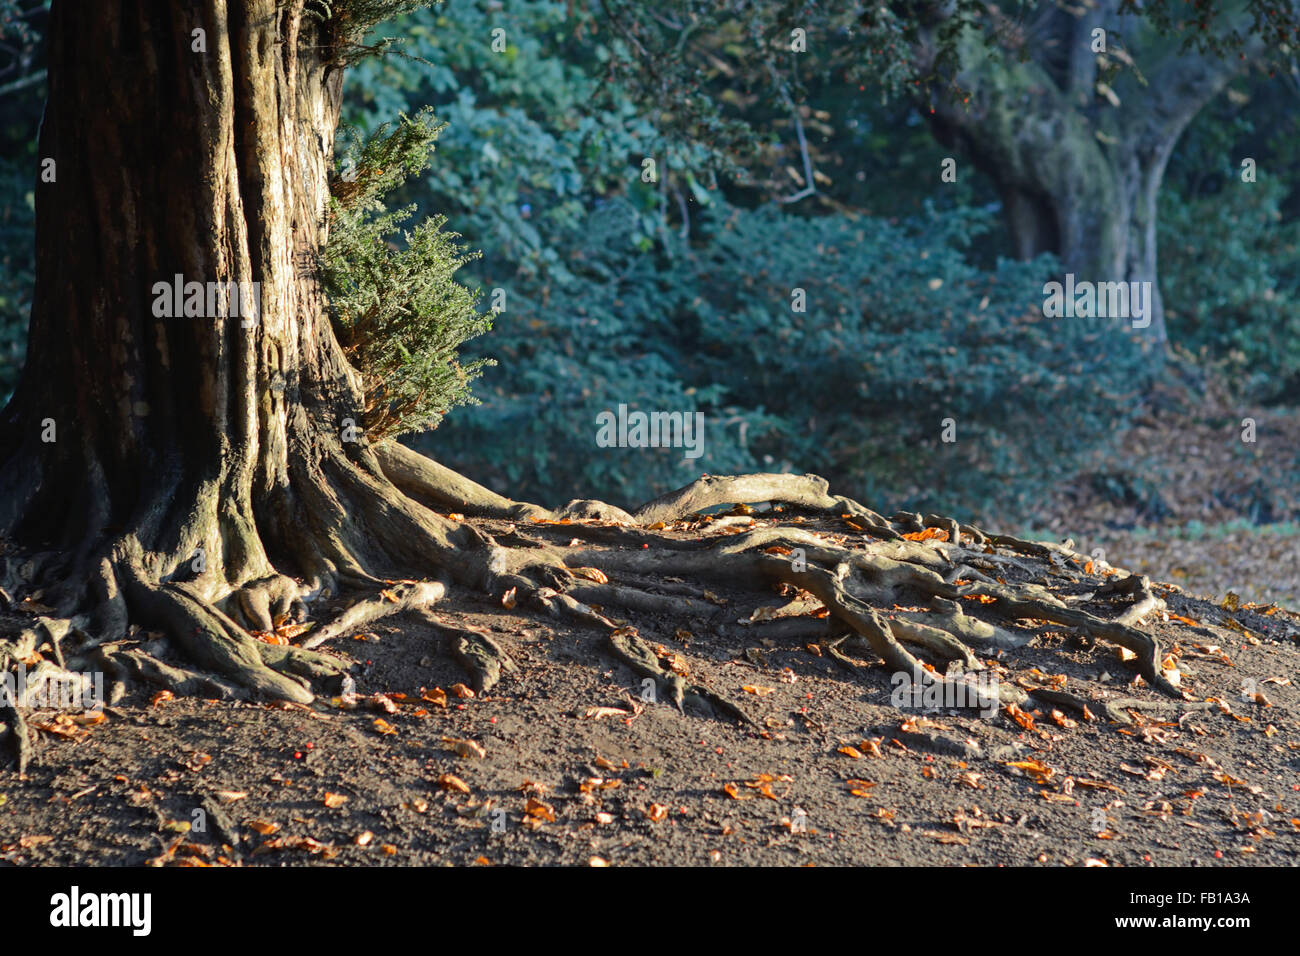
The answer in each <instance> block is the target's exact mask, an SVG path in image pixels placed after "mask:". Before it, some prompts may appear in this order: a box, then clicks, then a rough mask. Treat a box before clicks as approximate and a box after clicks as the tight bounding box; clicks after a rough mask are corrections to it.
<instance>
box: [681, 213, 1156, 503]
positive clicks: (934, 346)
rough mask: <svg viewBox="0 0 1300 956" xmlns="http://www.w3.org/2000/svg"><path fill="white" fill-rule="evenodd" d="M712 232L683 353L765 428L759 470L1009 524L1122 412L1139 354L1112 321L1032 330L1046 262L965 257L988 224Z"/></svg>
mask: <svg viewBox="0 0 1300 956" xmlns="http://www.w3.org/2000/svg"><path fill="white" fill-rule="evenodd" d="M710 219H711V220H712V221H711V223H710V226H711V230H712V231H711V241H710V242H709V244H708V245H707V246H705V247H704V248H703V249H702V250H701V252H700V255H699V256H698V257H697V264H696V268H695V276H694V280H695V290H696V295H697V296H698V299H697V300H696V302H695V303H694V305H693V312H694V315H695V316H696V317H697V319H696V322H697V328H696V331H695V342H694V344H693V345H691V346H689V347H688V348H687V351H688V353H689V354H691V355H693V356H695V357H696V374H697V375H698V376H699V377H700V378H707V379H709V380H712V381H715V382H717V383H718V384H719V385H721V386H722V387H724V388H726V389H727V392H728V394H729V395H730V396H731V399H732V401H734V402H735V403H736V404H738V405H740V406H741V407H755V406H758V405H760V404H761V405H762V407H763V408H764V410H765V412H766V413H767V414H768V415H769V416H770V418H771V419H772V420H773V421H774V422H775V423H776V424H775V427H774V428H772V429H771V430H770V431H768V432H767V433H766V434H763V435H760V436H756V437H755V439H754V441H753V443H752V447H753V449H754V451H755V453H756V454H758V455H759V456H760V457H761V458H762V459H763V460H764V461H765V462H767V463H768V467H771V465H773V464H779V465H780V466H781V467H782V468H789V469H796V470H802V469H811V470H818V471H821V472H822V473H825V474H827V475H828V476H830V477H833V478H834V479H836V481H837V484H838V486H839V487H842V488H849V489H852V491H853V492H855V493H858V494H860V495H861V496H862V500H866V501H871V502H876V503H878V504H879V505H880V506H881V507H895V506H902V507H906V508H909V509H914V510H938V509H941V508H942V509H947V510H951V511H953V512H955V513H965V514H966V515H969V514H971V513H972V512H976V513H978V512H984V513H988V512H989V511H991V510H993V509H994V508H996V509H998V510H999V511H1001V512H1006V511H1010V512H1020V513H1024V512H1026V511H1028V510H1029V509H1030V508H1032V504H1033V500H1034V497H1035V496H1036V495H1040V494H1042V493H1044V492H1045V491H1046V490H1047V489H1048V488H1049V486H1050V485H1051V484H1052V483H1053V482H1055V481H1060V480H1061V479H1062V478H1064V477H1066V476H1068V475H1069V473H1070V470H1071V467H1072V466H1076V465H1077V462H1078V460H1079V456H1081V455H1083V454H1085V453H1087V452H1089V451H1091V450H1094V449H1097V448H1099V447H1104V445H1105V444H1106V442H1107V441H1108V440H1109V437H1110V435H1111V431H1112V429H1113V428H1114V427H1115V426H1116V425H1117V424H1118V423H1119V422H1121V421H1122V420H1123V418H1124V417H1125V416H1126V415H1127V413H1128V410H1129V409H1131V408H1133V407H1134V405H1135V404H1136V403H1135V401H1134V399H1135V396H1136V394H1137V393H1138V390H1139V388H1140V384H1141V369H1142V367H1143V365H1144V361H1143V355H1142V353H1141V351H1140V349H1139V347H1138V345H1137V343H1136V341H1135V340H1134V339H1133V338H1131V337H1130V336H1129V335H1128V334H1127V333H1126V330H1125V329H1124V328H1123V327H1122V326H1121V325H1119V324H1111V323H1105V322H1100V321H1090V320H1081V319H1047V318H1044V317H1043V314H1042V303H1043V291H1042V290H1043V282H1044V280H1045V279H1046V278H1048V277H1051V276H1052V275H1053V273H1054V268H1055V266H1054V263H1053V261H1052V260H1051V259H1050V258H1049V257H1042V258H1040V259H1039V260H1035V261H1033V262H1027V263H1026V262H1009V261H1006V260H1000V261H998V263H997V265H996V267H995V268H994V269H993V270H992V271H990V272H982V271H980V270H978V269H976V268H974V267H973V266H971V265H970V264H969V263H968V262H967V260H966V257H965V255H964V250H965V249H966V248H967V247H968V246H969V245H970V244H971V242H972V241H973V240H974V239H975V238H976V237H977V236H979V235H981V234H982V233H983V232H984V231H985V230H986V229H987V228H988V225H989V224H988V216H987V215H986V214H981V213H976V212H974V211H970V210H966V211H961V212H947V213H944V214H943V215H942V216H939V215H935V214H933V213H932V214H931V215H929V216H926V217H918V218H916V219H913V220H910V221H905V222H903V223H900V224H891V223H890V222H887V221H884V220H881V219H876V218H868V217H854V218H851V217H848V216H842V215H838V216H826V217H820V218H816V219H810V218H800V217H794V216H789V215H785V214H783V213H781V212H778V211H777V210H775V209H773V208H770V207H768V208H764V209H760V210H757V211H753V212H743V211H738V210H733V211H730V212H726V211H724V210H719V211H718V212H717V213H716V214H715V215H713V216H711V217H710ZM794 288H799V289H803V291H804V295H805V297H806V299H805V301H806V309H807V311H806V312H803V313H799V312H795V311H794V310H793V308H792V301H793V300H792V289H794ZM947 419H951V420H952V422H951V424H952V427H953V428H954V429H955V434H954V436H953V437H955V441H951V442H945V441H943V440H942V438H943V425H944V423H945V420H947ZM1066 421H1068V422H1070V427H1068V428H1063V427H1060V426H1059V425H1058V426H1053V425H1050V424H1047V423H1051V422H1058V423H1059V422H1066Z"/></svg>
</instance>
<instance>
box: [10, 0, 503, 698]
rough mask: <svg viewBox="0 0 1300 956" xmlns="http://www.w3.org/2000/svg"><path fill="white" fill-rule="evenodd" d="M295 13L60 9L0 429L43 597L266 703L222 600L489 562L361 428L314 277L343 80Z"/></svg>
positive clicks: (262, 617) (249, 651)
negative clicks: (247, 685) (19, 373)
mask: <svg viewBox="0 0 1300 956" xmlns="http://www.w3.org/2000/svg"><path fill="white" fill-rule="evenodd" d="M304 6H305V4H304V3H303V0H292V2H287V3H286V2H275V0H201V2H197V0H196V2H193V3H184V4H159V3H154V2H152V0H119V2H114V3H105V4H80V3H70V2H57V0H56V2H55V4H54V5H53V9H52V11H51V19H50V29H49V40H48V42H49V98H48V101H47V104H46V111H45V117H44V121H43V123H42V129H41V139H40V154H41V157H42V158H43V159H52V160H53V161H54V163H55V166H54V169H55V176H54V178H53V180H52V181H49V182H45V181H41V182H39V183H38V186H37V199H36V203H37V207H36V220H37V226H36V287H35V293H34V300H33V307H32V318H31V328H30V336H29V345H28V360H27V364H26V367H25V370H24V374H23V377H22V380H21V382H20V384H19V386H18V388H17V390H16V392H15V395H14V397H13V399H12V401H11V402H10V404H9V406H8V407H7V408H6V410H5V412H4V416H3V421H2V422H0V462H3V464H2V465H0V533H2V534H4V536H5V537H6V538H8V539H9V540H10V542H11V544H12V545H13V546H14V547H15V548H22V549H24V551H25V553H33V554H36V555H37V558H36V559H34V563H33V562H31V561H29V562H28V563H27V564H26V570H27V573H28V574H29V575H32V576H33V577H32V579H33V580H34V579H36V578H39V579H41V580H42V581H57V582H58V583H57V584H54V585H52V586H51V588H50V590H48V591H47V592H46V596H45V598H44V600H45V601H46V603H54V604H55V605H56V610H57V611H58V613H60V614H62V615H73V614H76V613H78V612H79V611H84V610H85V609H86V606H87V601H88V592H89V598H90V599H92V600H91V602H90V603H91V604H93V606H94V610H93V613H91V615H90V620H91V621H92V622H93V623H94V624H95V626H96V627H97V629H98V630H99V631H101V632H102V633H105V634H107V635H108V636H110V637H111V636H112V635H113V634H114V633H121V631H122V629H123V628H124V627H125V623H126V621H127V619H128V617H132V618H133V617H135V616H136V613H137V612H139V613H142V614H143V615H144V616H145V617H148V618H152V619H153V620H154V622H155V623H157V624H158V625H159V626H163V627H166V628H167V629H168V630H169V631H171V632H172V633H173V634H176V632H178V631H180V632H184V633H183V634H182V635H181V638H182V639H183V640H185V641H187V642H189V643H190V644H191V645H194V644H195V641H194V639H193V638H192V634H193V633H201V634H202V635H204V636H205V637H208V638H211V642H209V643H212V642H215V644H213V646H212V647H209V646H207V645H203V646H200V647H199V651H200V653H198V655H197V656H199V657H205V658H207V659H208V660H209V661H210V662H211V661H215V662H216V664H215V666H217V667H218V668H219V669H224V670H226V671H227V672H228V673H231V674H234V675H236V676H238V677H240V678H241V679H246V682H251V684H253V685H255V686H256V689H259V690H263V691H268V692H275V688H274V687H269V685H267V684H266V681H267V680H269V681H270V684H272V685H273V684H275V681H274V680H273V679H271V678H269V677H268V676H267V675H266V674H261V675H260V676H255V677H250V676H249V673H248V668H247V667H246V666H245V665H247V664H248V661H249V660H251V659H253V658H256V657H257V654H255V653H254V652H255V651H257V652H259V653H260V651H259V649H258V648H256V647H252V646H251V645H249V644H248V642H247V635H246V634H244V633H242V632H241V631H240V628H239V627H238V626H236V625H235V624H234V622H233V621H232V620H230V619H227V618H225V617H224V616H223V614H222V612H221V610H220V609H221V608H224V609H225V610H226V611H230V612H231V613H235V612H236V611H238V612H239V613H241V614H242V615H243V617H244V618H245V620H246V621H247V622H248V626H249V627H251V628H262V629H265V628H269V627H270V626H271V624H272V621H273V619H276V618H278V617H279V616H280V615H281V614H283V613H284V612H285V611H286V609H287V608H288V607H289V606H290V605H291V604H292V603H293V602H294V601H295V600H297V599H298V598H299V597H300V596H301V595H302V594H304V593H306V592H309V591H311V590H313V589H318V588H321V587H335V586H337V582H338V581H340V580H364V581H370V582H374V581H376V580H377V577H376V576H378V577H383V576H384V575H393V576H396V575H397V573H398V572H405V573H407V574H409V573H411V571H412V569H416V570H417V571H418V570H419V569H428V570H429V571H431V572H432V573H443V572H445V573H446V574H447V575H448V576H449V577H451V578H454V579H457V580H463V581H468V582H471V583H474V584H476V585H483V584H485V583H486V582H487V581H489V580H490V579H491V578H492V576H493V574H494V573H496V572H495V571H493V570H492V569H493V568H497V569H498V570H499V566H500V561H499V559H498V560H497V562H496V563H495V564H493V563H492V558H493V548H492V547H491V546H490V544H491V539H490V538H487V537H486V536H485V535H482V534H480V533H479V532H476V531H474V530H473V529H472V528H470V527H469V526H467V525H462V524H458V523H454V522H451V521H448V520H446V519H444V518H442V517H439V516H438V515H436V514H435V513H433V512H432V511H429V510H428V509H426V508H424V507H422V506H421V505H419V504H417V503H415V502H413V501H411V500H410V499H408V498H406V497H404V496H403V495H402V494H401V493H400V492H399V491H398V490H397V489H396V488H395V487H394V486H393V485H392V484H391V483H390V482H389V480H388V479H387V478H386V477H385V476H384V474H383V473H382V471H381V469H380V467H379V464H378V462H377V460H376V458H375V455H374V453H373V451H372V450H371V449H370V447H369V446H368V444H367V442H366V440H365V436H364V434H363V433H361V432H360V423H361V422H362V414H361V409H362V399H361V394H360V390H359V387H358V380H357V377H356V374H355V372H354V371H353V370H352V369H351V368H349V366H348V364H347V362H346V360H345V358H344V355H343V352H342V351H341V349H340V347H339V345H338V343H337V342H336V340H335V337H334V334H333V331H332V329H331V327H330V324H329V319H328V316H327V313H326V311H325V308H324V302H323V299H322V294H321V291H320V288H319V286H318V284H317V281H316V278H315V264H316V257H317V254H318V252H319V250H320V249H321V246H322V244H323V243H324V242H325V240H326V238H327V229H328V223H327V217H326V211H327V199H328V195H329V181H330V171H331V169H332V151H333V142H334V133H335V126H336V124H337V121H338V115H339V104H340V94H341V89H342V79H343V71H342V69H341V67H340V66H339V65H338V64H337V63H336V62H332V61H331V58H332V57H333V56H334V44H335V42H336V39H335V38H334V37H333V36H331V34H330V26H329V21H328V20H322V19H320V18H318V17H314V16H310V15H307V14H306V13H305V11H304ZM178 276H179V277H180V279H179V280H177V278H176V277H178ZM177 281H180V282H182V283H191V282H197V283H202V284H203V288H204V289H205V290H206V289H207V288H208V286H207V284H209V283H214V284H216V286H215V288H217V289H222V288H227V287H226V286H225V284H226V283H237V284H238V287H242V289H243V290H244V293H245V297H244V300H243V304H244V305H245V309H244V310H243V312H242V313H240V314H234V315H232V314H230V313H231V312H232V311H234V312H240V310H239V309H238V308H237V307H236V308H234V309H232V308H230V307H229V306H227V307H225V308H223V307H222V303H221V302H220V300H214V301H213V302H209V301H208V299H207V297H206V295H205V296H204V297H203V303H202V307H201V308H199V309H198V310H197V311H199V312H200V313H201V314H182V315H176V316H168V315H165V314H159V313H160V312H166V308H165V306H166V305H167V303H168V301H169V300H171V299H172V298H173V297H172V295H171V294H170V292H169V291H168V290H169V289H170V288H171V287H172V286H173V285H174V283H176V282H177ZM256 293H260V295H258V298H259V299H260V309H258V312H259V314H257V315H256V321H252V318H253V317H252V315H250V314H249V310H248V308H247V306H248V305H250V304H251V297H252V296H253V295H254V294H256ZM350 423H355V424H356V426H357V428H356V430H355V431H354V430H353V429H352V428H351V427H349V424H350ZM349 439H355V440H349ZM476 545H477V546H481V547H475V546H476ZM42 561H44V562H45V564H46V565H48V566H46V567H42V566H41V564H42ZM10 570H12V569H10ZM88 582H89V583H88ZM236 598H237V599H236ZM208 605H215V606H217V613H216V615H215V616H214V615H213V614H212V613H211V612H209V611H208V610H205V608H206V607H207V606H208ZM213 647H216V650H215V651H214V650H213ZM205 648H206V650H205ZM191 649H193V648H191ZM214 655H215V656H214ZM250 655H252V657H251V658H250ZM263 656H265V655H263ZM254 670H256V668H254ZM259 681H260V682H261V683H259ZM280 689H281V690H285V688H283V687H281V688H280ZM290 696H296V692H290Z"/></svg>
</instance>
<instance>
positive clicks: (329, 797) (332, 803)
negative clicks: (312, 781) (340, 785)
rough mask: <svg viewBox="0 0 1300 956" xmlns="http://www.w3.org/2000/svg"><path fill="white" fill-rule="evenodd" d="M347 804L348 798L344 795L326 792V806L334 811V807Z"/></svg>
mask: <svg viewBox="0 0 1300 956" xmlns="http://www.w3.org/2000/svg"><path fill="white" fill-rule="evenodd" d="M347 802H348V798H347V797H346V796H345V795H344V794H341V793H330V792H329V791H328V790H327V791H325V806H327V807H329V808H331V809H333V808H334V807H341V806H343V804H345V803H347Z"/></svg>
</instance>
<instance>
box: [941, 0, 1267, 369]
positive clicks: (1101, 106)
mask: <svg viewBox="0 0 1300 956" xmlns="http://www.w3.org/2000/svg"><path fill="white" fill-rule="evenodd" d="M1117 7H1118V3H1116V2H1113V0H1106V2H1099V3H1096V4H1090V5H1088V6H1087V7H1079V8H1077V9H1076V10H1073V11H1067V10H1064V9H1061V8H1060V7H1059V6H1058V5H1056V4H1042V5H1040V7H1039V10H1038V12H1037V13H1036V14H1035V15H1034V16H1033V17H1032V18H1031V19H1030V21H1029V23H1028V25H1027V26H1025V27H1024V30H1023V32H1017V31H1015V30H1005V31H1004V36H1005V37H1006V40H1005V43H1004V47H1005V48H1004V49H1003V50H1002V51H1001V52H1002V55H1001V57H1000V58H998V59H993V58H991V57H989V55H988V52H987V48H986V47H984V46H983V45H981V44H980V43H977V42H974V41H971V42H968V43H966V44H965V45H964V46H963V48H962V50H961V54H960V58H961V71H960V72H959V74H958V76H957V77H956V80H957V84H958V85H959V86H960V87H962V88H963V89H966V90H969V91H970V93H971V97H970V101H969V102H966V101H965V99H964V98H957V97H955V96H944V97H940V98H939V100H938V101H937V102H936V104H935V110H934V125H935V131H936V134H937V135H938V137H939V138H940V140H941V141H943V142H945V143H956V142H959V143H961V144H962V145H963V146H964V147H965V148H966V150H967V151H968V152H969V155H970V156H971V158H972V160H973V161H974V163H975V164H976V166H977V167H979V168H980V169H981V170H983V171H984V172H985V173H987V174H988V175H989V176H990V177H991V178H992V179H993V181H994V182H995V183H996V184H997V185H998V188H999V190H1000V191H1001V194H1002V199H1003V209H1004V214H1005V218H1006V222H1007V227H1008V230H1009V231H1010V233H1011V237H1012V242H1013V243H1014V246H1015V250H1016V254H1017V255H1018V256H1019V257H1021V258H1032V257H1033V256H1035V255H1038V254H1040V253H1043V252H1051V253H1055V254H1056V255H1057V256H1058V257H1059V258H1060V261H1061V266H1062V269H1063V271H1064V272H1066V273H1074V274H1075V276H1076V279H1077V280H1078V281H1080V282H1082V281H1091V282H1115V281H1123V282H1145V283H1150V285H1149V286H1148V288H1149V289H1150V293H1151V299H1150V301H1151V306H1152V309H1151V316H1150V320H1151V321H1150V326H1149V327H1147V328H1145V329H1141V330H1140V331H1141V332H1142V334H1144V335H1145V336H1149V338H1150V339H1151V341H1152V345H1153V346H1154V348H1153V349H1152V353H1151V354H1152V355H1153V356H1160V355H1162V354H1163V353H1164V350H1165V345H1166V342H1167V333H1166V329H1165V321H1164V308H1163V304H1162V302H1161V298H1160V285H1159V281H1158V278H1159V277H1158V264H1157V248H1156V223H1157V218H1156V208H1157V207H1156V203H1157V197H1158V194H1159V190H1160V184H1161V181H1162V179H1163V177H1164V172H1165V167H1166V164H1167V163H1168V161H1169V157H1170V154H1171V153H1172V151H1173V148H1174V145H1175V144H1176V143H1177V141H1178V137H1179V136H1180V135H1181V134H1182V132H1183V130H1184V129H1185V128H1186V126H1187V124H1188V123H1189V122H1190V121H1191V120H1192V118H1193V117H1194V116H1195V115H1196V114H1197V112H1198V111H1199V110H1200V109H1201V108H1202V107H1203V106H1205V104H1207V103H1208V102H1209V101H1210V100H1211V99H1212V98H1213V97H1214V96H1215V95H1216V94H1217V93H1218V92H1219V91H1220V90H1221V89H1222V88H1223V87H1224V86H1225V85H1226V84H1227V82H1228V81H1229V80H1230V79H1231V78H1232V77H1233V76H1234V75H1235V74H1236V73H1237V72H1238V71H1239V69H1240V68H1241V65H1242V62H1244V61H1241V62H1229V61H1224V60H1219V59H1215V58H1213V57H1211V56H1208V55H1201V54H1197V53H1194V52H1188V51H1184V50H1182V49H1181V48H1180V47H1179V45H1178V43H1177V41H1173V40H1168V39H1165V38H1160V37H1156V36H1153V35H1152V31H1151V30H1150V29H1149V28H1148V27H1147V26H1146V25H1144V24H1143V23H1142V22H1141V20H1140V18H1136V17H1132V16H1129V17H1120V16H1119V15H1118V14H1117V12H1116V11H1117ZM995 16H996V15H995ZM1004 26H1005V24H1004ZM1099 28H1100V29H1104V30H1106V31H1107V32H1106V38H1107V42H1108V44H1110V46H1109V47H1108V50H1109V53H1102V54H1100V55H1099V54H1098V53H1097V52H1094V50H1093V48H1092V44H1093V40H1094V34H1093V31H1094V30H1096V29H1099ZM1022 44H1023V49H1022V47H1021V45H1022ZM1120 44H1125V45H1127V47H1128V48H1127V49H1122V48H1120V46H1119V45H1120ZM1258 44H1259V41H1258V40H1257V39H1256V38H1252V39H1251V40H1250V41H1248V43H1247V49H1246V50H1245V51H1244V52H1245V54H1246V55H1250V54H1251V53H1252V52H1253V51H1254V50H1255V49H1256V47H1257V46H1258ZM1022 53H1028V54H1029V55H1028V56H1027V57H1025V58H1023V59H1022V58H1021V54H1022ZM1130 55H1134V56H1136V57H1137V59H1138V61H1139V62H1138V67H1140V69H1142V70H1143V72H1144V73H1145V78H1146V82H1147V85H1146V86H1141V85H1139V84H1138V82H1136V81H1135V80H1133V79H1132V78H1131V77H1132V75H1133V74H1132V70H1126V71H1124V72H1123V73H1121V74H1119V76H1120V78H1119V79H1112V82H1114V83H1115V86H1116V89H1111V87H1110V86H1109V85H1107V84H1106V83H1105V81H1104V79H1102V78H1101V76H1100V75H1099V67H1098V64H1099V62H1101V63H1104V62H1106V58H1107V57H1109V62H1110V64H1111V65H1114V64H1116V63H1118V62H1120V58H1127V57H1128V56H1130Z"/></svg>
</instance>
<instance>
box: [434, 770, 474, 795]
mask: <svg viewBox="0 0 1300 956" xmlns="http://www.w3.org/2000/svg"><path fill="white" fill-rule="evenodd" d="M438 786H440V787H442V789H444V790H459V791H460V792H461V793H469V784H467V783H466V782H465V781H464V780H462V779H460V777H458V776H456V775H455V774H452V773H444V774H443V775H442V776H440V777H439V778H438Z"/></svg>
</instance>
